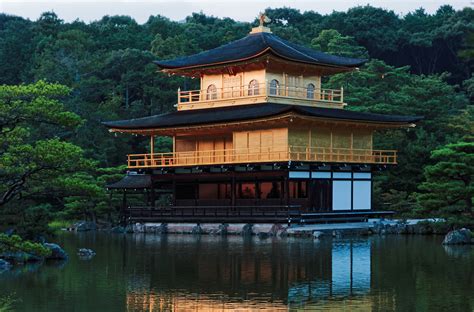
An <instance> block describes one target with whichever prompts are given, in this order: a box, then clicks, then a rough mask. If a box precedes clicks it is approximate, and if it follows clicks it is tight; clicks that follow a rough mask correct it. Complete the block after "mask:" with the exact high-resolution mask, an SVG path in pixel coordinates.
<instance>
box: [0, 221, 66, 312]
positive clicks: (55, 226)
mask: <svg viewBox="0 0 474 312" xmlns="http://www.w3.org/2000/svg"><path fill="white" fill-rule="evenodd" d="M73 224H74V221H71V220H53V221H51V222H49V223H48V227H49V229H50V230H51V231H59V230H61V229H64V228H70V227H72V225H73ZM0 312H1V310H0Z"/></svg>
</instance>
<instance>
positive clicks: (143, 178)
mask: <svg viewBox="0 0 474 312" xmlns="http://www.w3.org/2000/svg"><path fill="white" fill-rule="evenodd" d="M106 187H107V188H108V189H146V188H150V187H151V176H150V175H148V174H130V175H128V174H127V175H126V176H124V177H123V178H122V179H121V180H120V181H117V182H115V183H111V184H108V185H106Z"/></svg>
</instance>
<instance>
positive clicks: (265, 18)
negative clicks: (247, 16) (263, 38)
mask: <svg viewBox="0 0 474 312" xmlns="http://www.w3.org/2000/svg"><path fill="white" fill-rule="evenodd" d="M258 19H259V21H260V26H262V27H263V23H270V22H271V21H272V20H271V19H270V18H269V17H268V16H266V15H265V13H262V12H260V14H259V15H258Z"/></svg>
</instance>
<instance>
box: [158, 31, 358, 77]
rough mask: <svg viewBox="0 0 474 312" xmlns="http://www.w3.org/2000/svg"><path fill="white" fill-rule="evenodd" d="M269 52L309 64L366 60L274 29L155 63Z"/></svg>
mask: <svg viewBox="0 0 474 312" xmlns="http://www.w3.org/2000/svg"><path fill="white" fill-rule="evenodd" d="M266 52H270V53H273V54H275V55H277V56H279V57H282V58H285V59H288V60H292V61H296V62H303V63H309V64H319V65H330V66H331V65H332V66H342V67H358V66H361V65H362V64H364V63H365V62H366V60H363V59H355V58H347V57H342V56H335V55H330V54H326V53H323V52H320V51H316V50H313V49H310V48H307V47H305V46H302V45H299V44H295V43H291V42H288V41H286V40H283V39H281V38H280V37H278V36H275V35H273V34H271V33H265V32H262V33H256V34H250V35H248V36H246V37H244V38H242V39H239V40H236V41H232V42H230V43H228V44H225V45H223V46H220V47H217V48H215V49H211V50H208V51H204V52H201V53H198V54H194V55H190V56H185V57H180V58H176V59H173V60H164V61H155V64H157V65H158V66H160V67H161V68H167V69H173V68H188V67H198V66H206V65H211V64H224V63H229V62H235V61H242V60H247V59H251V58H254V57H256V56H260V55H262V54H264V53H266Z"/></svg>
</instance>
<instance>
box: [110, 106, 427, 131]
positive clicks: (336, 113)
mask: <svg viewBox="0 0 474 312" xmlns="http://www.w3.org/2000/svg"><path fill="white" fill-rule="evenodd" d="M290 112H293V113H296V114H299V115H303V116H309V117H320V118H327V119H335V120H351V121H366V122H378V123H392V124H408V123H413V122H416V121H419V120H421V119H422V118H423V117H420V116H400V115H381V114H372V113H361V112H354V111H350V110H346V109H336V108H322V107H309V106H300V105H298V106H297V105H284V104H273V103H265V104H251V105H238V106H227V107H218V108H206V109H193V110H184V111H176V112H172V113H167V114H162V115H155V116H150V117H144V118H136V119H128V120H117V121H108V122H104V123H103V124H104V125H105V126H107V127H109V128H115V129H124V130H125V129H129V130H132V129H153V128H155V129H156V128H172V127H180V126H193V125H200V124H213V123H222V122H232V121H243V120H252V119H260V118H268V117H272V116H278V115H282V114H285V113H290Z"/></svg>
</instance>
